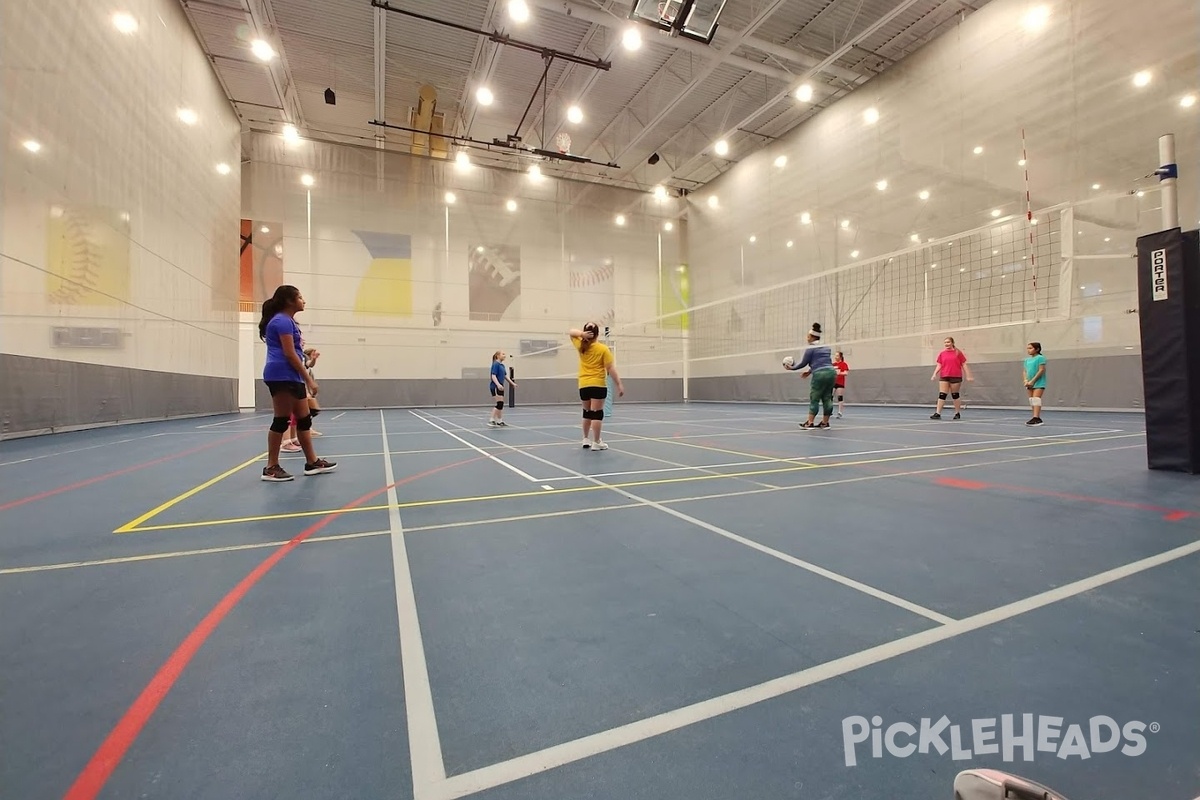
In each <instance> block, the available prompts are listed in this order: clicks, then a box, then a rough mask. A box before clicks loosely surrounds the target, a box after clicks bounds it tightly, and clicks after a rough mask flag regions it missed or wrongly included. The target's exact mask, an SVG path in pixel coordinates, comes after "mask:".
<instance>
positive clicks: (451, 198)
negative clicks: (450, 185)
mask: <svg viewBox="0 0 1200 800" xmlns="http://www.w3.org/2000/svg"><path fill="white" fill-rule="evenodd" d="M457 199H458V198H457V197H455V196H454V192H446V204H447V205H451V206H452V205H454V201H455V200H457Z"/></svg>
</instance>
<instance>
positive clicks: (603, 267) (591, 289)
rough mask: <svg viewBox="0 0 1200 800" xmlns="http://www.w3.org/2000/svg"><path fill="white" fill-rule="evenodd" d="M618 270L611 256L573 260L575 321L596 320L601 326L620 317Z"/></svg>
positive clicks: (572, 279)
mask: <svg viewBox="0 0 1200 800" xmlns="http://www.w3.org/2000/svg"><path fill="white" fill-rule="evenodd" d="M572 258H573V257H572ZM615 272H616V268H615V267H614V266H613V260H612V259H611V258H605V259H599V260H585V261H572V263H571V268H570V286H571V319H572V320H574V321H575V322H573V323H572V324H578V325H582V324H583V323H584V322H596V323H599V325H600V326H601V327H604V326H605V325H612V324H613V321H614V320H615V319H616V316H617V314H616V288H615V285H614V283H613V276H614V274H615Z"/></svg>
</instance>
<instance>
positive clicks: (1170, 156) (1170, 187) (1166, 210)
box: [1155, 133, 1179, 231]
mask: <svg viewBox="0 0 1200 800" xmlns="http://www.w3.org/2000/svg"><path fill="white" fill-rule="evenodd" d="M1158 161H1159V163H1160V164H1161V165H1162V166H1160V167H1159V168H1158V169H1157V170H1155V173H1156V174H1157V175H1158V180H1159V183H1161V184H1162V229H1163V230H1164V231H1169V230H1172V229H1174V228H1178V227H1179V187H1178V186H1177V185H1176V184H1177V183H1178V181H1179V165H1178V164H1176V163H1175V134H1173V133H1167V134H1163V135H1162V136H1160V137H1158Z"/></svg>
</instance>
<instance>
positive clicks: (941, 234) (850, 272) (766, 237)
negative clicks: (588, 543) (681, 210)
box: [688, 0, 1200, 375]
mask: <svg viewBox="0 0 1200 800" xmlns="http://www.w3.org/2000/svg"><path fill="white" fill-rule="evenodd" d="M1040 5H1044V6H1045V8H1046V9H1047V10H1048V12H1049V14H1048V17H1047V21H1046V25H1045V27H1043V28H1041V29H1038V30H1031V29H1029V28H1027V27H1026V26H1025V25H1024V22H1023V20H1024V15H1025V14H1026V13H1027V12H1028V10H1029V9H1030V8H1032V7H1033V5H1031V4H1030V3H1028V2H1026V1H1025V0H994V1H993V2H991V3H989V4H988V5H986V6H985V7H984V8H983V9H982V10H981V11H979V12H977V13H974V14H972V15H970V16H968V17H967V18H966V20H965V21H964V22H963V23H962V24H961V25H960V26H959V27H958V28H957V29H955V30H952V31H950V32H948V33H946V34H945V35H943V36H942V37H940V38H939V39H938V40H935V41H934V42H932V43H931V44H929V45H928V46H926V47H925V48H924V49H922V50H921V51H919V52H917V53H916V54H914V55H913V56H912V57H910V58H909V59H907V60H906V61H905V62H903V63H901V64H899V65H898V66H896V67H895V68H894V70H893V71H892V72H890V73H886V74H885V75H884V76H882V77H880V78H877V79H876V80H874V81H872V82H871V83H870V84H868V85H867V86H865V87H863V88H862V89H859V90H857V91H855V92H854V93H853V94H851V95H850V96H849V97H848V98H846V99H844V100H842V101H840V102H838V103H836V104H835V105H833V106H832V107H830V108H828V109H825V110H823V111H821V113H819V114H818V115H817V116H816V117H814V118H813V119H812V120H811V121H810V122H808V123H806V124H804V125H802V126H801V127H799V128H798V129H796V130H795V131H793V132H792V133H791V134H790V135H788V136H786V137H784V138H783V139H781V140H779V141H777V142H775V143H773V144H772V145H771V146H770V147H769V148H768V149H766V150H763V151H760V152H756V153H753V154H748V155H746V154H738V153H733V154H731V157H732V158H735V159H738V160H739V163H738V164H737V165H736V166H734V167H733V168H732V169H731V170H730V171H729V172H728V173H726V174H725V175H723V176H722V177H721V178H719V179H718V180H716V181H715V182H713V183H712V184H710V185H709V186H707V187H705V188H704V189H703V190H701V191H699V192H696V193H695V194H693V195H692V196H691V197H690V198H689V212H688V213H689V218H690V225H689V227H690V231H691V238H690V241H689V244H690V249H691V252H692V256H693V257H692V264H693V287H694V290H695V300H696V302H697V303H698V304H705V303H717V304H718V305H716V306H715V307H713V308H711V309H709V310H708V311H707V312H699V313H697V314H696V315H694V325H693V337H694V339H695V345H696V350H697V351H698V352H708V353H711V354H713V355H718V356H720V355H724V354H736V353H752V352H758V351H760V350H764V349H767V350H770V349H772V348H775V349H777V350H778V351H779V352H780V353H782V352H789V351H791V350H793V349H794V348H795V347H797V346H798V345H799V344H800V343H802V341H803V339H802V337H803V333H804V331H806V330H807V329H808V326H809V324H810V323H811V322H813V321H821V322H823V323H824V324H825V328H826V330H832V329H833V328H834V327H835V325H834V323H835V317H836V314H835V309H836V308H837V306H838V305H839V304H840V306H841V308H842V311H843V313H844V312H845V310H846V309H847V308H849V307H851V306H853V305H854V304H855V303H856V302H857V301H859V300H862V301H863V302H862V304H860V305H859V307H858V310H857V312H856V313H857V316H856V317H855V318H854V319H852V320H850V321H849V324H846V325H844V326H843V330H842V333H843V336H842V337H841V338H840V339H839V341H838V342H837V343H838V344H841V345H842V346H843V347H844V348H845V349H846V351H847V356H848V358H849V360H851V361H853V362H855V363H857V364H861V365H865V366H901V365H909V364H926V363H929V361H930V358H931V356H932V351H931V349H930V348H931V347H936V345H937V343H940V341H941V337H942V336H943V335H944V334H945V333H947V332H950V333H956V335H958V338H959V341H960V344H962V345H963V347H964V349H966V350H967V351H968V352H970V353H971V354H972V355H974V356H975V357H976V358H977V359H983V360H1011V359H1016V358H1020V357H1021V355H1022V349H1023V345H1024V342H1026V341H1029V340H1030V339H1040V340H1041V341H1042V342H1043V343H1044V344H1045V346H1046V348H1047V350H1048V351H1051V352H1054V353H1055V354H1056V355H1057V356H1059V357H1062V356H1064V355H1067V354H1071V355H1089V356H1090V355H1111V354H1120V353H1126V352H1129V351H1130V350H1137V349H1138V332H1137V331H1138V329H1137V318H1136V316H1134V315H1130V314H1127V313H1126V309H1129V308H1134V307H1136V305H1137V290H1136V280H1135V273H1134V262H1133V260H1132V254H1133V253H1134V252H1135V240H1136V238H1137V236H1138V235H1140V234H1142V233H1147V232H1150V231H1153V230H1157V229H1158V228H1159V227H1160V224H1159V223H1160V211H1159V204H1160V201H1159V194H1158V192H1157V185H1156V183H1155V181H1154V180H1153V179H1146V178H1145V177H1144V176H1146V175H1147V174H1148V173H1151V172H1152V171H1153V170H1154V169H1155V168H1156V167H1157V166H1158V161H1157V158H1158V153H1157V139H1158V137H1159V135H1160V134H1162V133H1166V132H1173V133H1175V134H1176V137H1177V146H1178V162H1179V164H1180V169H1181V172H1182V174H1183V176H1184V177H1183V180H1182V181H1181V187H1180V188H1181V197H1180V209H1181V213H1182V216H1183V224H1184V226H1185V227H1195V226H1196V225H1197V220H1198V219H1200V181H1198V180H1197V173H1196V165H1197V164H1200V103H1198V104H1197V105H1194V106H1192V107H1190V108H1184V107H1182V106H1181V105H1180V102H1179V100H1180V98H1181V97H1183V96H1184V95H1186V94H1189V93H1194V94H1197V95H1200V44H1198V42H1200V39H1198V38H1197V36H1196V32H1197V30H1200V7H1198V6H1197V4H1196V3H1194V2H1191V0H1162V1H1161V2H1157V3H1155V4H1154V5H1153V8H1152V9H1150V8H1146V7H1143V6H1140V5H1138V4H1136V3H1126V2H1120V0H1048V2H1045V3H1043V4H1040ZM1140 70H1149V71H1150V72H1151V76H1152V79H1151V82H1150V83H1149V85H1147V86H1144V87H1138V86H1135V85H1134V82H1133V76H1134V74H1135V73H1137V72H1138V71H1140ZM872 108H873V109H875V110H876V111H877V112H878V120H877V121H876V122H874V123H873V124H871V123H868V122H867V120H866V117H865V114H866V112H867V110H868V109H872ZM976 147H981V148H982V152H981V153H979V154H976V153H975V152H974V150H975V148H976ZM780 156H784V157H786V164H785V165H783V166H782V167H781V166H777V165H776V159H777V158H778V157H780ZM1023 156H1027V157H1028V158H1027V164H1026V165H1025V166H1024V167H1022V166H1021V165H1019V164H1018V160H1019V159H1021V158H1022V157H1023ZM1026 168H1027V170H1028V171H1027V172H1026ZM1026 176H1028V187H1029V191H1030V193H1031V205H1032V207H1033V210H1034V212H1035V215H1036V216H1037V217H1038V218H1039V225H1038V226H1037V228H1036V237H1037V241H1036V244H1035V246H1034V247H1033V248H1032V249H1031V248H1027V247H1026V245H1025V240H1026V238H1027V236H1026V234H1027V228H1026V226H1025V223H1024V219H1023V218H1024V215H1025V213H1026V199H1025V197H1026V196H1025V192H1026ZM881 180H886V181H887V186H886V189H885V190H883V191H880V190H879V189H878V188H877V187H876V183H877V181H881ZM1093 184H1099V185H1100V188H1099V189H1093ZM1139 187H1145V188H1148V189H1149V191H1148V192H1147V193H1146V194H1145V195H1144V196H1141V197H1138V196H1136V195H1130V194H1126V195H1125V196H1124V197H1121V196H1120V195H1121V194H1122V193H1129V192H1133V191H1134V190H1135V189H1137V188H1139ZM921 191H928V192H929V193H930V195H929V198H928V199H927V200H921V199H920V198H919V196H918V194H919V192H921ZM710 196H716V197H717V198H718V207H717V208H716V209H713V208H711V207H710V206H709V197H710ZM1101 197H1107V198H1108V199H1103V200H1101V199H1097V198H1101ZM1050 207H1054V208H1055V210H1053V211H1051V212H1045V211H1044V209H1047V208H1050ZM1064 207H1065V208H1064ZM993 212H997V213H998V214H999V216H998V217H994V216H993ZM1039 212H1041V213H1039ZM805 213H807V214H808V215H809V216H808V217H807V218H806V219H807V220H808V221H807V222H805V221H803V220H802V215H803V214H805ZM843 220H848V222H849V224H848V225H847V227H845V228H843V227H842V221H843ZM1051 226H1053V227H1051ZM976 229H983V230H982V233H981V234H979V235H976V236H973V237H965V236H957V234H959V233H961V232H963V231H968V230H976ZM914 235H915V236H917V237H918V238H919V240H920V243H921V244H922V245H924V246H922V247H920V248H918V249H916V250H910V251H909V252H906V253H904V254H903V256H901V255H899V254H898V251H902V250H906V249H908V248H913V247H914V242H913V241H912V238H911V237H912V236H914ZM751 236H754V237H755V241H754V242H753V243H751V242H750V237H751ZM931 239H933V240H941V239H953V240H954V245H956V246H957V250H954V249H952V248H948V247H946V246H945V245H939V246H937V247H932V246H928V244H927V243H928V242H929V241H930V240H931ZM1067 240H1070V241H1067ZM789 241H790V242H791V243H792V246H791V247H788V246H787V243H788V242H789ZM972 248H973V249H972ZM856 251H857V254H855V252H856ZM993 251H996V255H993ZM952 252H953V253H954V255H953V257H952V256H951V253H952ZM1031 253H1032V254H1033V255H1034V256H1035V257H1036V266H1037V277H1038V292H1039V299H1038V302H1037V303H1035V302H1034V299H1033V294H1032V292H1033V288H1032V284H1033V280H1032V279H1033V269H1032V267H1031V266H1030V265H1029V261H1028V256H1029V255H1030V254H1031ZM888 256H891V257H894V258H895V261H894V262H892V264H890V265H889V264H888V261H887V257H888ZM1079 256H1084V258H1080V257H1079ZM743 258H744V259H745V263H746V268H745V279H744V280H743V277H742V276H743V272H742V268H741V264H742V259H743ZM934 264H937V265H938V266H937V267H936V268H935V267H934V266H933V265H934ZM1014 265H1015V266H1016V268H1015V269H1014V268H1013V267H1014ZM836 267H848V269H847V271H846V272H845V273H843V283H842V285H841V286H840V288H835V287H834V285H833V279H832V278H829V279H822V280H821V281H815V280H814V281H806V282H801V283H799V284H797V285H796V286H795V287H793V288H792V289H791V290H789V291H787V292H785V291H782V290H778V291H777V290H768V287H772V286H775V285H777V284H780V283H784V282H787V281H797V280H799V279H802V278H804V277H805V276H813V275H816V274H819V273H823V272H826V271H829V270H832V269H834V268H836ZM947 267H950V270H949V271H948V270H947ZM1017 282H1019V283H1020V285H1021V286H1022V288H1021V289H1020V290H1014V288H1013V286H1014V284H1015V283H1017ZM848 285H849V286H852V287H858V288H856V289H854V290H850V289H848V288H847V286H848ZM756 290H764V291H763V292H762V294H760V295H759V296H758V297H755V298H750V299H746V300H743V301H740V302H739V303H737V304H735V303H726V302H722V301H723V299H724V298H728V297H730V296H731V295H734V294H738V293H741V292H753V291H756ZM735 310H736V311H737V312H738V316H739V317H740V318H741V320H742V323H741V327H740V328H738V327H737V326H736V325H731V324H730V319H731V318H732V316H733V312H734V311H735ZM754 319H758V320H759V322H758V323H757V324H751V322H749V320H754ZM773 320H774V321H773ZM1025 320H1033V322H1031V323H1025V322H1024V321H1025ZM842 322H846V321H845V320H842ZM985 326H999V327H985ZM975 328H979V329H978V330H972V329H975ZM851 355H852V356H853V357H852V358H850V356H851ZM777 368H778V359H777V357H776V353H770V354H767V355H763V356H752V357H748V358H720V359H714V360H711V361H703V362H700V363H697V364H696V365H695V366H694V368H693V374H697V375H704V374H713V375H718V374H723V375H731V374H742V373H743V372H748V371H749V372H753V371H761V370H774V369H777Z"/></svg>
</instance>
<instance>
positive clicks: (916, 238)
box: [908, 233, 921, 242]
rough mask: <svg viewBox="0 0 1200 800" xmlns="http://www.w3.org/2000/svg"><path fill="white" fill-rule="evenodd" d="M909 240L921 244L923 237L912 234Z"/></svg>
mask: <svg viewBox="0 0 1200 800" xmlns="http://www.w3.org/2000/svg"><path fill="white" fill-rule="evenodd" d="M908 238H909V239H912V240H913V241H914V242H919V241H921V237H920V236H918V235H917V234H915V233H914V234H912V235H911V236H909V237H908Z"/></svg>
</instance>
